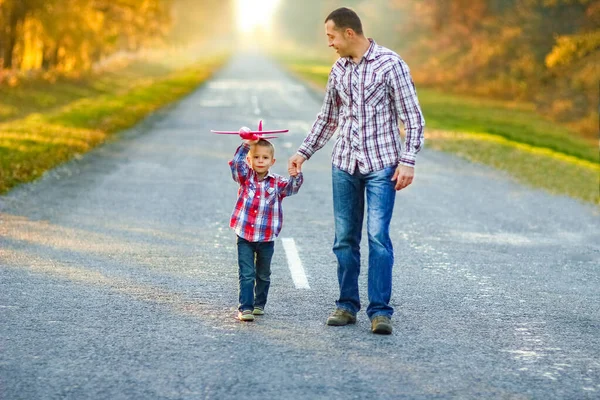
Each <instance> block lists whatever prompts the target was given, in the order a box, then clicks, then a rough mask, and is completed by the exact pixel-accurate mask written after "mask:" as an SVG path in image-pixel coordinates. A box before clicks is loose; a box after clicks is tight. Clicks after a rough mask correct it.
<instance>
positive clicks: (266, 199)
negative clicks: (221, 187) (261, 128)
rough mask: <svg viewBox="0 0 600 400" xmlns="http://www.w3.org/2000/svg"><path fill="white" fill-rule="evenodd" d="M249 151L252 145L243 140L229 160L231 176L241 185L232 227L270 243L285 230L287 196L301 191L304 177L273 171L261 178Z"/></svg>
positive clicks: (245, 234)
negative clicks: (249, 162)
mask: <svg viewBox="0 0 600 400" xmlns="http://www.w3.org/2000/svg"><path fill="white" fill-rule="evenodd" d="M249 151H250V145H248V144H247V143H242V145H241V146H240V147H238V149H237V150H236V152H235V155H234V156H233V160H231V161H230V162H229V166H230V167H231V176H232V177H233V180H234V181H236V182H238V183H239V184H240V187H239V190H238V199H237V202H236V204H235V208H234V209H233V213H232V215H231V221H230V222H229V226H230V227H231V228H233V230H234V231H235V233H236V234H237V235H238V236H240V237H242V238H244V239H246V240H248V241H250V242H270V241H272V240H274V239H275V238H276V237H277V235H278V234H279V232H280V231H281V225H282V223H283V209H282V207H281V203H282V200H283V198H284V197H286V196H291V195H293V194H296V193H298V190H299V189H300V186H301V185H302V182H303V177H302V173H299V174H298V176H296V177H290V178H289V179H287V178H284V177H283V176H281V175H277V174H274V173H271V172H270V171H269V172H268V173H267V175H266V176H265V178H264V179H263V180H262V181H259V180H258V179H257V176H256V172H255V171H254V170H253V169H252V168H250V166H249V165H248V163H247V162H246V156H247V155H248V152H249Z"/></svg>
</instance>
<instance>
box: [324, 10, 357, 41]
mask: <svg viewBox="0 0 600 400" xmlns="http://www.w3.org/2000/svg"><path fill="white" fill-rule="evenodd" d="M329 20H331V21H333V23H334V24H335V27H336V28H337V30H340V31H343V30H344V29H346V28H350V29H352V30H353V31H354V32H356V33H357V34H358V35H362V34H363V28H362V23H361V22H360V18H359V17H358V14H356V12H354V10H351V9H349V8H347V7H341V8H338V9H337V10H333V11H332V12H331V13H329V15H328V16H327V18H325V23H327V21H329Z"/></svg>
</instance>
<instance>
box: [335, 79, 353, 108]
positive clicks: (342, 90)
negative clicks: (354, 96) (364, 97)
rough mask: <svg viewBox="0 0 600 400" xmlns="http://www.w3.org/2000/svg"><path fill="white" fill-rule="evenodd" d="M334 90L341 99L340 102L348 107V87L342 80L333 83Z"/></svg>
mask: <svg viewBox="0 0 600 400" xmlns="http://www.w3.org/2000/svg"><path fill="white" fill-rule="evenodd" d="M335 91H336V92H337V94H338V96H339V98H340V99H341V100H342V104H343V105H345V106H346V107H348V106H349V105H350V88H348V86H347V85H344V84H343V83H342V82H337V83H336V84H335Z"/></svg>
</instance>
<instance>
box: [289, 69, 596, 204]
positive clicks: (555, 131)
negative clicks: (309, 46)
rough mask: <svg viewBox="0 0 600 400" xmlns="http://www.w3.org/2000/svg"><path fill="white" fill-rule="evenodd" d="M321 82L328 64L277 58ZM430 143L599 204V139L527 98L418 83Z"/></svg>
mask: <svg viewBox="0 0 600 400" xmlns="http://www.w3.org/2000/svg"><path fill="white" fill-rule="evenodd" d="M279 61H280V62H282V63H283V64H284V65H286V66H287V68H288V69H289V70H291V71H292V72H293V73H295V74H296V75H298V76H299V77H300V78H302V79H304V80H307V81H309V82H311V83H312V84H313V85H316V86H318V87H320V88H323V87H324V86H325V84H326V83H327V76H328V73H329V70H330V66H329V65H324V64H322V63H320V64H319V63H318V62H314V61H311V60H294V59H289V58H287V59H286V58H279ZM418 93H419V101H420V103H421V107H422V109H423V113H424V116H425V120H426V123H427V127H426V132H425V137H426V142H425V144H426V146H427V147H430V148H433V149H436V150H441V151H445V152H450V153H453V154H456V155H458V156H460V157H463V158H466V159H468V160H471V161H474V162H478V163H482V164H486V165H491V166H493V167H495V168H498V169H502V170H505V171H507V172H509V173H510V174H511V175H512V176H513V177H515V178H516V179H517V180H518V181H520V182H522V183H526V184H529V185H531V186H534V187H538V188H543V189H546V190H548V191H550V192H551V193H554V194H561V195H568V196H571V197H574V198H577V199H581V200H584V201H587V202H592V203H595V204H600V193H599V189H600V187H599V184H600V181H599V179H600V160H599V152H598V143H594V142H591V141H589V140H586V139H584V138H582V137H580V136H578V135H577V134H575V133H573V132H571V131H569V130H568V129H567V128H565V127H562V126H559V125H556V124H554V123H552V122H550V121H548V120H546V119H544V118H543V117H541V116H540V115H538V114H536V113H535V112H534V111H533V108H532V106H530V105H528V104H519V103H510V102H503V101H496V100H487V99H476V98H471V97H468V96H460V95H453V94H447V93H442V92H439V91H436V90H434V89H430V88H423V89H420V88H418Z"/></svg>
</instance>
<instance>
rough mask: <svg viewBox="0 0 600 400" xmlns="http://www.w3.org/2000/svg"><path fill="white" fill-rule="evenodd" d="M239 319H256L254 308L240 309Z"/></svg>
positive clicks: (248, 320) (246, 320)
mask: <svg viewBox="0 0 600 400" xmlns="http://www.w3.org/2000/svg"><path fill="white" fill-rule="evenodd" d="M238 319H239V320H240V321H245V322H250V321H254V315H252V310H244V311H238Z"/></svg>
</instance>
